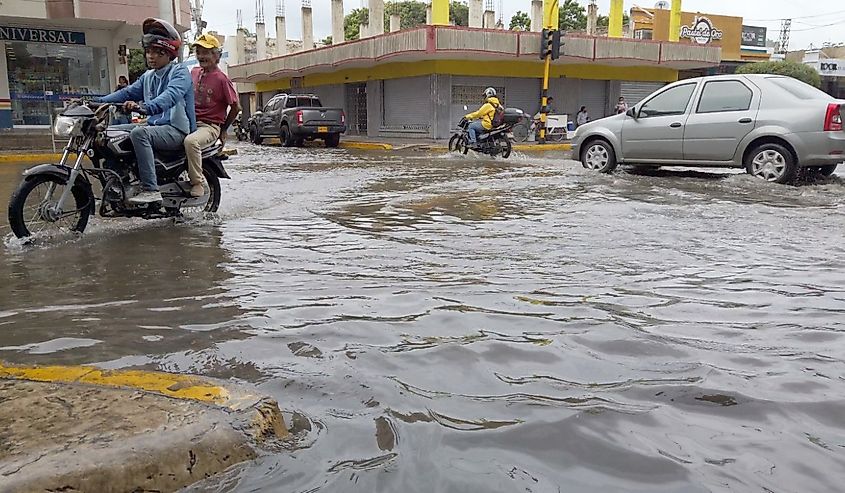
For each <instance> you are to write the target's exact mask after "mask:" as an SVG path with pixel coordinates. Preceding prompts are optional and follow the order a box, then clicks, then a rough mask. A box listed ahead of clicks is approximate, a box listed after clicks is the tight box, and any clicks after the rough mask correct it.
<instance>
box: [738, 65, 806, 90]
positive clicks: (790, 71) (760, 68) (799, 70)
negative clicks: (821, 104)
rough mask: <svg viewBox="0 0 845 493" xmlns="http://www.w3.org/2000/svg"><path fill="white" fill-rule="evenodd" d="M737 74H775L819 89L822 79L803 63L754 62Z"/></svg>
mask: <svg viewBox="0 0 845 493" xmlns="http://www.w3.org/2000/svg"><path fill="white" fill-rule="evenodd" d="M736 73H738V74H776V75H786V76H789V77H792V78H794V79H798V80H800V81H801V82H806V83H807V84H810V85H811V86H813V87H821V85H822V79H821V77H820V76H819V73H818V72H816V71H815V70H813V68H812V67H810V66H809V65H804V64H803V63H797V62H790V61H780V62H756V63H747V64H745V65H743V66H741V67H739V68H738V69H737V70H736Z"/></svg>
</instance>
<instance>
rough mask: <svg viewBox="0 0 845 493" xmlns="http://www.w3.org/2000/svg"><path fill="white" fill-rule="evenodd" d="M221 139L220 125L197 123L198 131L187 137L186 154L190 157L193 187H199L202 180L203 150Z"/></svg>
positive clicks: (190, 174) (189, 173)
mask: <svg viewBox="0 0 845 493" xmlns="http://www.w3.org/2000/svg"><path fill="white" fill-rule="evenodd" d="M218 137H220V125H217V124H215V123H205V122H197V131H196V132H194V133H192V134H189V135H188V136H187V137H185V154H186V155H187V156H188V176H189V177H190V179H191V185H199V184H200V183H202V182H203V181H204V180H203V178H202V149H203V148H204V147H206V146H208V145H209V144H211V143H212V142H214V141H215V140H217V138H218Z"/></svg>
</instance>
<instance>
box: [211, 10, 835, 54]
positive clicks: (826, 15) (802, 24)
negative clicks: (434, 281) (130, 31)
mask: <svg viewBox="0 0 845 493" xmlns="http://www.w3.org/2000/svg"><path fill="white" fill-rule="evenodd" d="M277 1H282V0H264V18H265V23H266V25H267V36H269V37H275V31H276V26H275V22H274V21H273V19H274V18H275V15H276V2H277ZM656 1H657V0H644V1H640V2H633V1H629V0H625V2H624V5H625V11H626V12H627V11H628V10H629V9H630V8H631V7H634V6H640V7H653V6H654V4H655V3H656ZM284 2H285V19H286V21H287V22H286V23H287V37H288V38H289V39H301V33H302V26H301V20H300V13H299V12H300V10H299V9H300V6H301V0H284ZM500 2H501V3H502V5H503V10H504V16H502V17H503V18H504V19H505V25H507V24H508V23H509V22H510V18H511V16H512V15H513V14H514V13H515V12H516V11H517V10H521V11H523V12H528V11H529V10H530V6H531V0H493V3H494V6H495V8H496V17H497V18H498V17H499V3H500ZM255 3H256V0H245V1H242V2H232V1H231V0H205V1H204V6H203V19H205V20H206V22H208V29H210V30H214V31H217V32H219V33H221V34H227V35H233V34H234V33H235V30H236V29H237V25H238V24H237V16H236V9H238V8H240V9H242V10H243V20H244V26H245V27H247V28H248V29H249V30H250V31H255V12H256V8H255ZM366 3H367V1H366V0H344V10H345V11H346V13H347V14H348V13H349V12H351V11H352V10H353V9H356V8H359V7H362V6H366ZM579 3H580V4H581V5H583V6H584V7H586V6H587V4H588V3H589V2H588V0H579ZM596 3H597V4H598V6H599V14H603V15H607V12H608V10H609V8H610V0H597V1H596ZM311 7H312V10H313V15H314V38H315V39H323V38H325V37H326V36H328V35H330V34H331V9H330V7H331V0H311ZM682 8H683V10H684V11H685V12H704V13H709V14H721V15H730V16H737V17H742V18H743V24H745V25H751V26H762V27H766V28H768V38H769V39H773V40H777V38H778V34H779V32H780V26H781V19H783V18H787V17H791V18H792V31H791V34H790V38H789V49H790V50H800V49H805V48H808V47H810V45H811V44H813V45H815V46H817V47H819V46H821V45H822V43H825V42H830V43H842V42H845V2H842V1H841V0H816V1H814V2H810V3H808V4H805V5H804V7H801V6H800V2H797V1H795V0H684V1H683V3H682Z"/></svg>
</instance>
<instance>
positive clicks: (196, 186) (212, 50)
mask: <svg viewBox="0 0 845 493" xmlns="http://www.w3.org/2000/svg"><path fill="white" fill-rule="evenodd" d="M191 46H192V47H193V48H194V50H195V51H196V56H197V61H198V62H199V64H200V66H199V67H194V68H193V69H192V70H191V79H193V82H194V101H195V103H196V106H195V108H196V114H197V130H196V131H195V132H193V133H192V134H190V135H188V136H187V137H185V154H186V156H187V158H188V176H189V177H190V179H191V196H192V197H202V196H203V194H204V193H205V190H204V187H203V182H204V181H205V180H204V179H203V177H202V148H203V147H205V146H207V145H209V144H211V143H212V142H214V141H215V140H217V139H218V138H219V139H220V142H222V143H224V144H225V143H226V132H227V131H228V129H229V126H230V125H232V122H234V121H235V118H236V117H237V115H238V114H239V110H240V107H239V104H238V93H237V92H235V86H233V85H232V81H231V80H230V79H229V77H227V76H226V74H224V73H223V72H222V71H221V70H220V68H219V67H218V66H217V64H218V63H219V62H220V55H221V54H222V53H223V48H222V46H221V45H220V41H218V40H217V38H215V37H214V36H212V35H211V34H203V35H201V36H200V37H198V38H197V40H196V41H194V43H193V44H192V45H191ZM227 109H228V113H227V111H226V110H227Z"/></svg>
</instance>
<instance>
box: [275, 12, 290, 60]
mask: <svg viewBox="0 0 845 493" xmlns="http://www.w3.org/2000/svg"><path fill="white" fill-rule="evenodd" d="M287 54H288V31H287V26H286V25H285V16H283V15H277V16H276V55H287Z"/></svg>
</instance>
